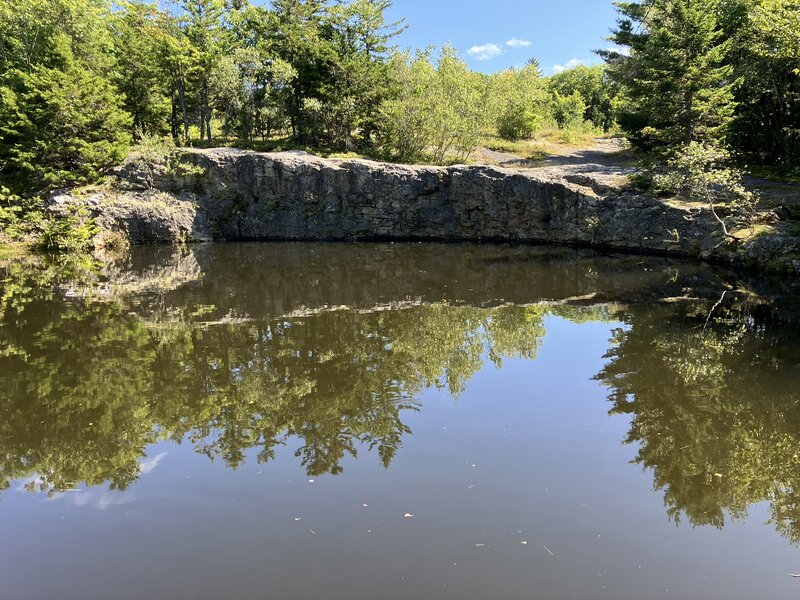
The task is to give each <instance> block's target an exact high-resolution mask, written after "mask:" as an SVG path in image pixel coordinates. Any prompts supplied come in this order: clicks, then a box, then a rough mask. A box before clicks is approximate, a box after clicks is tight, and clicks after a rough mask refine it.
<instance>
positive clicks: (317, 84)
mask: <svg viewBox="0 0 800 600" xmlns="http://www.w3.org/2000/svg"><path fill="white" fill-rule="evenodd" d="M272 4H273V10H272V11H270V12H269V13H268V15H267V16H268V22H267V23H266V27H265V28H264V33H265V36H266V37H267V40H268V48H269V52H270V54H271V55H272V56H275V57H276V58H279V59H281V60H282V61H284V62H285V63H286V64H288V65H290V66H291V68H292V69H293V70H294V72H295V73H296V74H297V75H296V76H295V77H294V78H293V79H292V80H291V82H290V86H291V93H290V95H288V97H287V106H286V112H287V114H288V116H289V121H290V124H291V128H292V137H293V138H295V139H296V140H298V141H301V142H313V141H314V140H313V138H314V131H313V130H311V128H309V125H308V123H307V121H306V119H305V116H306V114H305V113H306V104H307V102H306V101H307V100H309V99H311V100H318V101H319V100H321V99H322V98H321V92H320V90H321V87H322V85H323V84H324V82H326V81H329V80H330V74H329V73H330V68H331V61H332V60H333V57H334V50H333V48H332V46H331V43H330V39H329V37H326V36H325V32H324V31H323V25H324V19H325V16H326V14H327V10H326V7H325V2H323V0H273V3H272Z"/></svg>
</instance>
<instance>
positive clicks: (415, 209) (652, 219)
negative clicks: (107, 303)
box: [52, 149, 800, 269]
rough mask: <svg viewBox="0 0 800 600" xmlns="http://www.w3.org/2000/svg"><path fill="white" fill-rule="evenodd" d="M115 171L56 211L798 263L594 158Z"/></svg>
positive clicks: (239, 160) (283, 235)
mask: <svg viewBox="0 0 800 600" xmlns="http://www.w3.org/2000/svg"><path fill="white" fill-rule="evenodd" d="M113 175H114V177H113V183H112V184H111V185H110V186H107V187H105V188H102V189H97V190H95V191H93V192H85V193H83V194H81V195H76V194H74V193H65V194H60V195H56V196H55V197H54V198H53V199H52V206H54V207H56V208H57V207H60V206H63V205H65V204H70V203H76V202H78V203H80V204H83V205H85V206H88V207H89V208H90V209H91V211H92V214H93V215H94V216H96V217H97V220H98V223H99V225H100V226H101V228H102V230H103V232H104V234H107V233H108V232H117V233H118V234H122V235H124V236H125V237H127V238H128V239H129V241H130V242H132V243H148V242H174V241H187V242H192V241H211V240H215V241H228V240H308V241H312V240H313V241H319V240H328V241H337V240H342V241H344V240H350V241H352V240H367V239H371V240H438V241H476V242H477V241H504V242H521V243H556V244H570V245H586V246H594V247H603V248H613V249H620V250H628V251H636V252H648V253H671V254H676V255H686V256H698V257H702V258H707V259H719V260H724V261H726V262H750V263H754V264H776V263H777V262H780V264H781V267H782V268H786V267H787V266H788V267H789V268H791V269H798V267H800V263H798V262H796V261H794V259H793V257H794V256H796V255H797V253H798V251H799V250H800V244H798V241H797V239H796V238H791V239H790V238H784V237H780V236H775V235H773V236H762V238H759V237H756V238H754V239H753V240H751V241H750V242H747V243H736V242H733V243H732V242H730V241H726V240H725V239H724V236H723V235H722V232H721V228H720V226H719V224H718V223H717V222H716V220H715V219H714V217H713V215H712V214H711V213H710V211H709V210H708V209H707V208H706V207H704V206H703V205H700V204H689V203H681V202H673V201H665V200H662V199H659V198H655V197H653V196H650V195H647V194H643V193H641V192H639V191H637V190H635V189H633V188H631V187H630V186H629V185H627V177H626V175H627V172H626V171H625V170H623V169H618V168H609V167H603V166H599V165H591V164H588V165H577V166H575V165H573V166H560V167H549V168H542V169H527V170H510V169H500V168H494V167H484V166H454V167H429V166H406V165H396V164H385V163H377V162H371V161H366V160H343V159H338V160H337V159H322V158H318V157H315V156H311V155H308V154H305V153H301V152H284V153H272V154H267V153H257V152H249V151H242V150H233V149H211V150H184V151H180V152H179V153H176V154H175V155H173V156H171V157H167V158H165V159H163V160H152V159H150V160H144V159H143V158H141V157H136V156H133V157H131V158H130V159H129V160H128V161H126V163H125V164H123V165H122V166H121V167H119V168H117V169H116V170H115V171H114V174H113Z"/></svg>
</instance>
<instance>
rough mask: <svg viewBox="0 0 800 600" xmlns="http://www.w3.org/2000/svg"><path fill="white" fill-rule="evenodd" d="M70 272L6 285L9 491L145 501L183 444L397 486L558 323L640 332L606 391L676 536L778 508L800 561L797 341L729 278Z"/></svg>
mask: <svg viewBox="0 0 800 600" xmlns="http://www.w3.org/2000/svg"><path fill="white" fill-rule="evenodd" d="M64 272H65V270H64V269H63V267H58V268H56V267H53V266H52V265H47V264H41V263H40V264H36V265H33V264H27V265H24V266H21V265H20V264H19V263H15V264H9V265H6V266H5V267H3V271H2V273H3V283H2V286H3V294H2V300H1V301H2V304H1V305H0V308H2V321H1V322H0V348H1V350H0V485H2V486H5V487H7V486H8V485H9V484H10V482H12V481H14V480H20V479H28V480H30V479H31V478H35V479H33V480H32V482H31V483H29V484H28V485H29V488H30V489H31V490H37V491H42V492H53V491H58V490H62V489H68V488H71V487H73V486H75V485H77V484H80V483H81V482H86V484H88V485H90V486H91V485H101V484H106V483H107V484H109V485H110V486H111V487H113V488H118V489H125V488H126V487H127V486H129V485H131V484H132V483H133V482H135V481H136V479H137V478H138V476H139V462H140V460H141V459H142V457H143V456H144V455H145V451H146V448H147V446H148V445H150V444H152V443H154V442H156V441H159V440H163V439H172V440H175V441H183V440H188V441H189V442H190V443H191V444H193V446H194V447H195V448H196V450H197V451H198V452H200V453H202V454H205V455H207V456H209V457H211V458H219V459H222V460H223V461H224V462H225V463H226V464H227V465H229V466H231V467H234V468H235V467H236V466H238V465H240V464H242V463H243V461H244V460H245V455H246V452H247V451H248V450H250V449H256V450H257V456H258V460H259V461H269V460H270V459H271V458H273V457H274V454H275V451H276V448H277V447H278V446H280V445H284V444H287V443H288V442H289V441H290V440H291V439H293V438H296V439H298V440H300V445H299V450H298V451H297V455H298V461H299V462H300V463H301V464H302V466H303V467H304V469H305V470H306V471H307V472H308V473H309V474H312V475H316V474H322V473H334V474H336V473H340V472H341V471H342V460H343V459H344V458H345V457H346V456H355V455H356V454H357V453H358V452H359V451H361V452H364V451H366V452H368V453H370V454H374V455H376V457H377V458H378V460H380V461H381V462H382V463H383V465H384V466H386V467H388V466H389V465H390V463H391V461H392V459H393V457H394V456H395V455H396V453H397V452H398V450H399V449H400V447H401V445H402V443H403V438H404V437H406V436H408V435H411V434H412V432H411V431H410V429H409V428H408V426H407V425H406V424H405V422H404V415H406V414H407V412H408V411H417V410H421V409H422V408H423V407H422V406H420V404H419V402H418V400H417V398H418V396H419V394H420V392H421V391H423V390H424V389H426V388H430V387H441V388H446V389H447V390H449V392H450V393H452V394H453V395H458V394H459V392H461V391H462V390H463V389H464V387H465V386H466V384H467V383H468V382H469V380H470V379H471V378H472V377H473V376H474V375H475V373H477V372H478V371H479V370H481V369H482V368H484V367H485V366H486V365H487V363H493V364H495V365H498V366H499V365H502V363H503V361H504V360H506V359H509V358H516V357H519V358H525V359H535V357H536V353H537V350H538V349H539V347H540V345H541V343H542V340H543V338H544V336H545V333H546V332H545V317H546V316H548V315H553V316H556V317H560V318H563V319H566V320H569V321H571V322H573V323H575V326H576V327H578V326H580V323H583V322H585V321H591V320H596V321H604V322H612V321H613V322H621V323H623V324H624V326H622V327H620V328H619V329H618V330H617V331H616V333H615V337H614V339H613V340H611V342H610V349H609V353H608V356H607V365H606V367H605V368H604V369H603V371H602V372H601V373H600V374H599V375H598V379H599V380H601V381H602V382H604V383H605V384H606V385H608V386H609V388H610V390H611V401H612V412H614V413H623V414H629V415H630V416H631V418H632V425H631V430H630V433H629V436H628V439H627V441H628V442H629V443H636V444H638V445H639V454H638V458H637V461H638V462H639V463H641V464H642V465H643V466H644V467H646V468H648V469H652V472H653V475H654V479H655V487H656V488H658V489H660V490H663V493H664V495H665V502H666V505H667V508H668V511H669V514H670V516H671V517H672V518H674V519H676V520H677V519H679V518H680V516H682V515H685V516H686V517H687V518H688V520H689V521H690V522H691V523H693V524H712V525H715V526H722V525H723V524H724V522H725V518H726V513H727V514H728V515H730V516H731V517H733V518H736V517H740V516H743V515H744V514H745V512H746V510H747V508H748V506H749V505H751V504H753V503H756V502H761V501H765V500H766V501H768V502H770V504H771V507H772V515H773V519H774V521H775V525H776V526H777V528H778V529H779V530H780V531H781V532H782V533H783V534H784V535H786V536H787V537H789V538H790V539H792V540H793V541H800V520H799V519H800V505H799V504H798V502H797V500H796V498H797V497H798V496H797V495H796V494H795V492H794V490H795V489H796V488H797V487H798V484H800V457H799V455H798V452H797V448H798V447H800V411H798V403H799V402H800V387H798V383H800V367H799V366H798V365H800V349H799V348H798V344H797V340H798V339H799V338H798V333H800V331H798V324H797V321H796V320H795V319H794V316H793V315H790V314H788V312H787V311H786V310H783V309H779V308H775V307H774V306H772V305H769V304H767V303H765V302H761V301H758V300H757V299H755V297H754V296H753V295H752V294H750V293H745V292H744V291H741V290H739V291H737V290H736V289H732V288H731V280H730V278H729V275H728V274H724V273H723V274H720V273H717V272H714V271H712V270H711V269H709V268H706V267H701V266H697V265H687V264H684V263H676V262H674V261H671V260H667V259H643V258H641V257H609V256H598V255H596V254H592V253H583V252H575V251H568V250H544V249H534V248H500V247H486V248H470V247H458V246H456V247H452V246H428V245H409V246H403V245H400V246H370V245H358V246H329V245H291V244H277V245H232V246H209V247H199V248H196V249H194V250H192V251H191V252H190V253H188V254H173V253H172V252H171V251H165V250H142V251H137V252H136V253H135V254H134V257H133V258H132V259H131V260H130V261H129V262H128V263H126V264H125V265H121V266H120V267H119V268H117V269H112V270H109V271H107V272H105V273H100V274H99V275H98V274H96V273H94V272H92V271H91V270H86V269H83V270H82V269H73V270H72V271H69V276H64V275H63V273H64ZM81 273H82V274H83V275H82V276H81V275H80V274H81ZM721 277H725V278H726V280H727V281H726V282H723V280H722V279H721ZM720 298H721V299H720Z"/></svg>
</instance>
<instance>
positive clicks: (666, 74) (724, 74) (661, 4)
mask: <svg viewBox="0 0 800 600" xmlns="http://www.w3.org/2000/svg"><path fill="white" fill-rule="evenodd" d="M720 5H721V0H644V1H642V2H617V3H616V6H617V9H618V10H619V12H620V13H621V15H622V17H621V18H620V19H619V21H618V28H617V30H616V31H615V32H614V33H613V35H612V36H611V38H610V39H611V41H613V42H614V43H616V44H617V45H619V46H622V47H626V48H628V49H629V52H628V53H622V52H614V51H600V52H599V54H600V55H601V56H602V57H603V58H604V59H605V60H606V61H607V62H608V64H609V73H610V75H611V76H612V77H613V78H614V79H615V80H616V81H618V82H619V83H620V84H621V85H622V86H623V87H624V89H625V91H626V93H627V96H628V99H629V102H628V103H627V105H626V106H624V107H623V108H622V110H621V112H620V115H619V123H620V125H621V126H622V128H623V129H624V130H625V131H626V133H627V134H628V135H629V137H630V139H631V140H632V141H633V143H634V144H635V145H637V146H638V147H640V148H642V149H645V150H653V151H665V150H666V151H668V150H670V149H675V148H680V147H686V146H688V145H689V144H690V143H692V142H699V143H712V142H717V141H719V140H720V139H721V138H722V137H724V134H725V130H726V128H727V126H728V125H729V124H730V122H731V120H732V117H733V111H734V107H735V104H734V100H733V81H732V72H733V69H732V67H731V66H730V65H728V64H727V63H726V58H727V56H728V53H729V52H730V48H731V44H730V41H729V40H727V39H725V38H724V35H723V32H722V30H721V28H720V27H719V25H718V15H719V10H720Z"/></svg>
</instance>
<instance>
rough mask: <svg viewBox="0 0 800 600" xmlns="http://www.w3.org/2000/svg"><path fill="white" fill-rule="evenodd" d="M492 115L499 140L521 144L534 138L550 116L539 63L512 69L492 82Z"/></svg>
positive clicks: (492, 79) (497, 75)
mask: <svg viewBox="0 0 800 600" xmlns="http://www.w3.org/2000/svg"><path fill="white" fill-rule="evenodd" d="M489 86H490V93H489V97H490V100H489V107H490V108H489V111H490V114H493V115H495V119H494V123H493V125H495V127H496V128H497V132H498V133H499V134H500V137H502V138H505V139H507V140H518V139H526V138H530V137H533V135H534V133H535V132H536V130H537V129H539V127H541V125H542V123H543V122H544V120H545V117H546V114H547V89H546V86H545V83H544V80H543V79H542V77H541V72H540V70H539V66H538V63H536V62H535V61H533V62H529V64H528V65H527V66H525V67H524V68H522V69H509V70H507V71H502V72H500V73H496V74H494V75H492V76H491V79H490V80H489Z"/></svg>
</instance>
